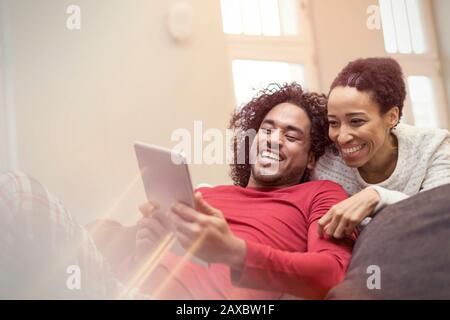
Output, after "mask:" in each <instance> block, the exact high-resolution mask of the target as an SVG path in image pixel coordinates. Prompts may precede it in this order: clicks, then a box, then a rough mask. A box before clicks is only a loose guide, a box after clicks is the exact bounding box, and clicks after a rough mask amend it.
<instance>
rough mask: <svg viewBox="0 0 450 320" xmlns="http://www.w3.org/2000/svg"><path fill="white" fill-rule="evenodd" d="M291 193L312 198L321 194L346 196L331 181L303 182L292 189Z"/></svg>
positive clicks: (337, 185) (343, 191)
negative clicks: (308, 195)
mask: <svg viewBox="0 0 450 320" xmlns="http://www.w3.org/2000/svg"><path fill="white" fill-rule="evenodd" d="M293 192H295V193H297V192H298V193H301V194H303V195H305V194H307V193H308V194H310V195H311V196H312V197H314V196H316V195H319V194H321V195H323V194H328V193H330V194H331V193H332V194H336V193H337V194H342V195H347V193H346V192H345V190H344V188H343V187H342V186H341V185H340V184H338V183H336V182H334V181H331V180H314V181H309V182H304V183H300V184H298V185H296V186H295V187H293Z"/></svg>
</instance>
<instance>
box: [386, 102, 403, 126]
mask: <svg viewBox="0 0 450 320" xmlns="http://www.w3.org/2000/svg"><path fill="white" fill-rule="evenodd" d="M386 121H387V125H388V126H389V128H391V129H393V128H394V127H395V126H396V125H397V124H398V123H399V121H400V108H399V107H392V108H391V109H390V110H389V111H388V112H387V113H386Z"/></svg>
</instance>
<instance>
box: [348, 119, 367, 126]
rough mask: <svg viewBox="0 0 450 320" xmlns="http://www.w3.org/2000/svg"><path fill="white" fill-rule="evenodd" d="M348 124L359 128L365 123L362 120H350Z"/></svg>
mask: <svg viewBox="0 0 450 320" xmlns="http://www.w3.org/2000/svg"><path fill="white" fill-rule="evenodd" d="M350 123H351V124H352V125H355V126H361V125H363V124H364V123H365V121H364V120H362V119H352V120H351V121H350Z"/></svg>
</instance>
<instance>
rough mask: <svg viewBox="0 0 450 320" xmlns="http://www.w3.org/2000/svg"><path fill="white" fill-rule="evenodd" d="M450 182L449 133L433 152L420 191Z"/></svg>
mask: <svg viewBox="0 0 450 320" xmlns="http://www.w3.org/2000/svg"><path fill="white" fill-rule="evenodd" d="M449 183H450V133H448V132H447V136H446V137H445V139H444V140H443V141H442V143H441V144H440V145H439V147H438V148H437V150H436V152H435V153H434V154H433V156H432V158H431V161H430V164H429V166H428V169H427V172H426V175H425V180H424V181H423V183H422V186H421V188H420V191H426V190H430V189H433V188H436V187H439V186H442V185H444V184H449Z"/></svg>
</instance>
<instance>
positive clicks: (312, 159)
mask: <svg viewBox="0 0 450 320" xmlns="http://www.w3.org/2000/svg"><path fill="white" fill-rule="evenodd" d="M315 166H316V157H315V156H314V153H313V152H312V151H310V152H309V153H308V162H307V163H306V168H307V169H308V170H310V171H311V170H313V169H314V168H315Z"/></svg>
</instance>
